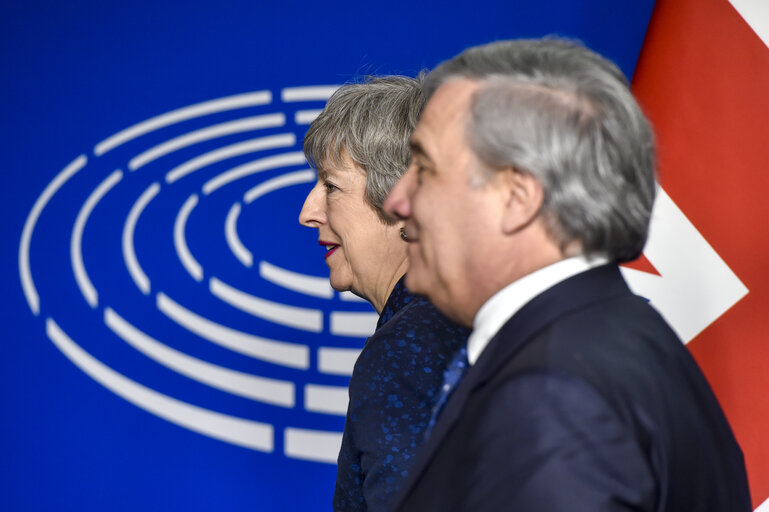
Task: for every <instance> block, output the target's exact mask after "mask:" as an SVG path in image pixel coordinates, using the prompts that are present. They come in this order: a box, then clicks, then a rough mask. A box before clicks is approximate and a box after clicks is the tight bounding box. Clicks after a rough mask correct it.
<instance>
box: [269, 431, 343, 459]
mask: <svg viewBox="0 0 769 512" xmlns="http://www.w3.org/2000/svg"><path fill="white" fill-rule="evenodd" d="M283 435H284V438H283V440H284V445H283V448H284V449H283V451H284V453H285V454H286V457H291V458H294V459H304V460H312V461H316V462H328V463H331V464H336V459H337V457H338V456H339V449H340V448H341V447H342V433H341V432H325V431H322V430H306V429H302V428H292V427H289V428H287V429H286V430H285V431H284V434H283Z"/></svg>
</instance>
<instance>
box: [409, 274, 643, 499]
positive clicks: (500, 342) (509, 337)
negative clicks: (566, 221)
mask: <svg viewBox="0 0 769 512" xmlns="http://www.w3.org/2000/svg"><path fill="white" fill-rule="evenodd" d="M630 293H631V292H630V289H629V288H628V286H627V284H626V283H625V281H624V279H623V278H622V275H621V274H620V272H619V268H618V267H617V265H615V264H608V265H603V266H600V267H596V268H594V269H591V270H588V271H586V272H583V273H581V274H577V275H575V276H573V277H570V278H568V279H566V280H565V281H562V282H560V283H558V284H556V285H555V286H553V287H552V288H550V289H548V290H546V291H545V292H543V293H542V294H540V295H538V296H537V297H535V298H534V299H532V300H531V301H530V302H529V303H528V304H526V305H525V306H524V307H523V308H521V310H520V311H518V312H517V313H516V314H515V315H513V316H512V317H511V318H510V320H508V321H507V323H506V324H505V325H504V326H503V327H502V328H501V329H500V330H499V332H497V334H496V335H495V336H494V337H493V338H492V340H491V341H490V342H489V345H488V347H486V350H485V351H484V352H483V354H481V356H480V358H479V359H478V361H477V363H476V364H475V365H474V366H472V367H471V368H469V370H468V372H467V374H466V375H465V377H464V378H463V379H462V381H461V382H460V383H459V384H458V385H457V388H456V389H455V390H454V392H453V393H452V395H451V397H450V398H449V401H448V402H447V403H446V406H445V407H444V409H443V412H442V413H441V416H440V418H439V419H438V422H437V423H436V424H435V428H434V429H433V431H432V433H431V435H430V437H429V438H428V439H427V441H426V442H425V444H424V445H423V446H422V448H421V449H420V450H419V452H418V455H417V459H416V461H415V462H414V466H413V467H412V468H411V470H410V471H409V476H408V477H407V480H406V482H404V485H403V487H402V491H401V493H400V495H399V497H398V499H397V501H396V503H398V505H400V503H402V502H403V501H404V499H405V497H406V496H407V495H408V493H409V492H410V491H411V489H412V488H413V487H414V486H415V485H416V484H417V482H418V480H419V477H420V475H421V474H422V473H423V472H424V471H425V469H426V467H427V466H428V465H429V464H430V462H431V461H432V459H433V457H434V456H435V452H436V451H437V449H438V448H439V447H440V445H441V444H442V442H443V439H444V438H445V437H446V435H447V434H448V433H449V432H450V431H451V430H452V429H453V427H454V425H455V423H456V422H457V420H458V419H459V417H460V415H461V413H462V411H463V409H464V406H465V403H466V402H467V399H468V397H469V396H470V395H471V394H472V392H473V391H474V390H476V389H477V388H478V387H480V386H482V385H483V384H485V383H486V382H487V381H488V380H489V379H491V377H493V376H494V374H495V373H496V372H497V371H498V370H499V369H500V367H502V366H503V365H504V364H505V363H506V362H508V361H509V360H510V358H512V357H513V356H514V354H515V353H516V352H518V351H519V350H520V349H521V348H522V347H523V346H524V345H525V344H526V342H527V341H528V340H530V339H531V338H532V336H533V335H535V334H536V333H537V332H538V331H540V330H541V329H542V328H543V327H545V326H546V325H548V324H550V323H551V322H553V321H554V320H556V319H557V318H559V317H561V316H563V315H565V314H567V313H569V312H571V311H575V310H578V309H581V308H584V307H586V306H588V305H590V304H594V303H596V302H602V301H605V300H607V299H610V298H612V297H617V296H622V295H627V294H630Z"/></svg>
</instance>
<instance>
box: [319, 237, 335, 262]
mask: <svg viewBox="0 0 769 512" xmlns="http://www.w3.org/2000/svg"><path fill="white" fill-rule="evenodd" d="M318 245H322V246H324V247H326V255H325V258H326V259H328V257H329V256H331V254H332V253H334V252H336V250H337V249H339V244H335V243H331V242H326V241H324V240H318Z"/></svg>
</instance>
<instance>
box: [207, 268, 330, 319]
mask: <svg viewBox="0 0 769 512" xmlns="http://www.w3.org/2000/svg"><path fill="white" fill-rule="evenodd" d="M209 284H210V286H209V288H210V290H211V293H212V294H213V295H215V296H216V297H218V298H220V299H221V300H223V301H224V302H226V303H227V304H229V305H231V306H234V307H236V308H238V309H240V310H241V311H245V312H246V313H249V314H251V315H254V316H256V317H259V318H262V319H264V320H269V321H271V322H275V323H277V324H280V325H287V326H289V327H294V328H296V329H302V330H305V331H311V332H321V331H322V330H323V312H322V311H320V310H317V309H306V308H300V307H297V306H289V305H287V304H280V303H277V302H272V301H269V300H265V299H262V298H260V297H255V296H253V295H249V294H248V293H245V292H242V291H240V290H238V289H235V288H233V287H232V286H230V285H228V284H226V283H223V282H221V281H219V280H218V279H216V278H215V277H212V278H211V280H210V281H209Z"/></svg>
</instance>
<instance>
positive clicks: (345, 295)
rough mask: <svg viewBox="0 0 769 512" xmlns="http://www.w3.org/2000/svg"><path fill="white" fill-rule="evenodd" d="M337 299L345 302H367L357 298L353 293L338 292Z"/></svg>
mask: <svg viewBox="0 0 769 512" xmlns="http://www.w3.org/2000/svg"><path fill="white" fill-rule="evenodd" d="M339 298H340V299H342V300H344V301H347V302H368V301H367V300H366V299H364V298H363V297H358V296H357V295H355V294H354V293H353V292H349V291H348V292H339Z"/></svg>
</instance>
